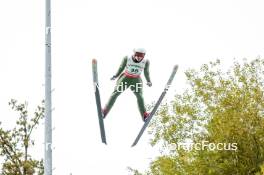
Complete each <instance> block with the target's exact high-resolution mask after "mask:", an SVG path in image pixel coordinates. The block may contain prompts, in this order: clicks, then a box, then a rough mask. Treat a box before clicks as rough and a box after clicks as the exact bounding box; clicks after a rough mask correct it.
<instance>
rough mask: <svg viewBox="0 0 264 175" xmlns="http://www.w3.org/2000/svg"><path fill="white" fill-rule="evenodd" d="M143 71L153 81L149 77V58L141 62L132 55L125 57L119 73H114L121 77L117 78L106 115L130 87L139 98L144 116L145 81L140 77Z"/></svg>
mask: <svg viewBox="0 0 264 175" xmlns="http://www.w3.org/2000/svg"><path fill="white" fill-rule="evenodd" d="M124 70H125V71H124ZM142 72H144V75H145V78H146V80H147V82H151V81H150V77H149V60H146V59H143V60H142V61H141V62H135V61H134V60H133V59H132V56H130V57H129V56H126V57H124V58H123V61H122V63H121V65H120V67H119V69H118V71H117V73H116V74H115V75H114V76H115V77H119V78H118V80H117V83H116V86H115V89H114V91H113V93H112V95H111V97H110V99H109V101H108V102H107V104H106V106H105V108H104V110H105V111H104V112H105V115H106V114H107V113H108V112H109V111H110V110H111V108H112V107H113V105H114V103H115V101H116V99H117V97H118V96H119V95H120V94H121V93H122V92H123V91H125V90H126V89H127V88H130V89H131V90H132V91H133V93H134V94H135V96H136V98H137V103H138V108H139V111H140V114H141V116H142V117H143V116H144V113H145V112H146V108H145V104H144V98H143V90H142V88H143V83H142V79H141V77H140V74H141V73H142Z"/></svg>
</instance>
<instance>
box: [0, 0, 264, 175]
mask: <svg viewBox="0 0 264 175" xmlns="http://www.w3.org/2000/svg"><path fill="white" fill-rule="evenodd" d="M44 5H45V1H44V0H43V1H34V0H25V1H21V0H8V1H1V2H0V21H1V28H0V80H1V91H0V106H1V108H0V116H1V119H0V121H1V122H2V123H3V125H4V126H5V127H6V128H10V127H12V125H14V121H15V119H16V117H17V115H16V114H15V113H14V112H12V111H11V110H10V108H9V107H8V101H9V100H10V99H11V98H15V99H18V100H19V101H21V102H23V101H28V102H29V107H30V110H31V111H32V112H33V108H34V107H35V106H36V105H37V104H40V101H41V100H42V99H44V86H43V83H44V63H45V57H44V40H45V38H44V31H45V29H44V22H45V14H44V10H45V7H44ZM263 7H264V1H261V0H252V1H246V0H233V1H232V0H222V1H212V0H201V1H196V0H186V1H175V0H174V1H173V0H163V1H161V0H133V1H132V0H130V1H128V0H125V1H124V0H123V1H121V0H112V1H106V0H97V1H87V0H74V1H73V0H71V1H70V0H56V1H53V2H52V73H53V76H52V86H53V88H54V89H55V91H54V93H53V107H54V108H55V111H54V112H53V125H54V127H55V130H54V132H53V142H54V145H53V146H54V147H55V150H54V151H53V165H54V167H55V170H54V174H59V175H64V174H70V173H73V175H79V174H84V173H85V174H88V173H89V174H96V175H105V174H115V175H124V174H128V171H127V170H126V167H127V166H131V167H133V168H137V169H140V170H144V169H146V168H147V167H148V163H149V162H150V158H151V159H153V158H154V157H155V156H156V155H158V151H157V148H152V147H151V146H149V144H148V139H149V136H148V135H147V134H146V133H145V134H144V135H143V137H142V139H141V140H140V142H139V143H138V145H137V146H136V147H135V148H130V145H131V144H132V142H133V140H134V138H135V136H136V135H137V133H138V132H139V129H140V127H141V125H142V124H143V123H142V121H141V119H140V116H139V112H138V110H137V105H136V100H135V97H134V95H133V94H132V93H131V92H129V91H127V92H124V94H122V95H121V96H120V97H119V98H118V100H117V102H116V104H115V106H114V107H113V109H112V111H111V112H110V113H109V115H108V116H107V119H106V120H105V127H106V136H107V141H108V146H105V145H103V144H101V143H100V135H99V126H98V120H97V114H96V106H95V99H94V91H93V86H92V76H91V72H92V71H91V59H92V58H97V59H98V64H99V65H98V66H99V67H98V69H99V81H100V82H99V83H100V87H101V96H102V103H103V105H104V104H105V102H106V100H107V99H108V97H109V96H110V94H111V92H112V90H113V87H114V84H115V82H113V81H110V77H111V76H112V75H113V74H114V73H115V72H116V70H117V68H118V66H119V64H120V62H121V59H122V57H123V56H125V55H129V54H131V53H132V49H133V48H134V47H145V48H146V50H147V55H146V57H147V58H148V59H149V60H150V62H151V65H150V76H151V79H152V82H153V87H151V88H149V87H146V86H145V88H144V96H145V101H146V103H151V102H152V101H155V100H157V98H158V96H159V95H160V93H161V91H162V90H163V87H164V84H165V83H166V81H167V78H168V76H169V74H170V72H171V69H172V67H173V65H174V64H179V66H180V68H179V71H178V74H177V75H176V77H175V81H174V82H173V86H172V87H171V89H170V91H169V93H168V95H167V96H166V99H169V98H172V97H173V95H174V94H175V93H176V92H180V91H181V90H182V89H183V88H184V87H185V84H184V83H185V78H184V74H183V71H184V70H186V69H187V68H190V67H199V66H200V65H201V64H202V63H208V62H209V61H212V60H214V59H216V58H219V59H221V60H222V61H223V62H224V65H226V66H228V65H230V64H231V62H232V59H233V58H236V59H237V60H240V59H242V58H244V57H246V58H248V59H254V58H256V57H257V56H262V57H263V55H264V32H263V31H264V21H263V17H264V11H263ZM43 133H44V130H43V125H41V127H39V130H38V131H37V132H36V133H35V138H36V140H37V141H39V144H38V145H37V147H36V148H35V149H34V150H33V152H34V153H33V154H34V155H36V156H37V157H40V156H42V155H44V150H43V148H42V142H43V140H44V138H43ZM86 172H87V173H86Z"/></svg>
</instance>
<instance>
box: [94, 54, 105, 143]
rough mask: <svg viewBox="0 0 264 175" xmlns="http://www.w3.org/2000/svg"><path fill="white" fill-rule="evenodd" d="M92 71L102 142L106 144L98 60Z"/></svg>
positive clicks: (95, 61)
mask: <svg viewBox="0 0 264 175" xmlns="http://www.w3.org/2000/svg"><path fill="white" fill-rule="evenodd" d="M92 70H93V84H94V92H95V100H96V106H97V113H98V120H99V127H100V133H101V139H102V142H103V143H105V144H106V137H105V128H104V120H103V114H102V106H101V99H100V93H99V85H98V72H97V60H96V59H93V60H92Z"/></svg>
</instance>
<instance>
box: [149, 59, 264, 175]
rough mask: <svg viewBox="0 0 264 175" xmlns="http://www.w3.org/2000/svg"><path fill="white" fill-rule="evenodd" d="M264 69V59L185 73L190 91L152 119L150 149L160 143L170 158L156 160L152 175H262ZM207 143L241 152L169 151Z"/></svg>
mask: <svg viewBox="0 0 264 175" xmlns="http://www.w3.org/2000/svg"><path fill="white" fill-rule="evenodd" d="M263 68H264V60H261V59H255V60H253V61H251V62H249V63H248V62H247V61H246V60H244V62H243V63H238V62H234V64H233V66H232V67H231V69H229V71H227V72H224V71H223V70H222V69H221V64H220V61H219V60H217V61H216V62H211V63H210V64H205V65H203V66H202V67H201V68H200V70H193V69H192V70H188V71H186V72H185V74H186V77H187V80H188V84H189V85H190V86H189V88H188V89H186V91H185V92H184V93H183V94H180V95H176V96H175V99H174V100H173V101H172V102H171V103H170V104H164V105H163V106H162V108H161V109H160V110H159V112H158V114H157V115H158V116H157V117H155V118H153V120H154V121H153V122H152V124H151V133H152V134H153V139H152V141H151V144H152V145H157V144H158V143H161V144H162V145H163V149H164V152H165V151H167V152H169V155H165V154H164V155H163V156H161V157H159V158H157V159H156V160H155V161H153V162H152V163H151V166H150V170H149V172H148V173H149V174H152V175H156V174H159V175H170V174H174V175H177V174H181V175H184V174H186V175H192V174H193V175H205V174H206V175H207V174H211V175H219V174H224V175H225V174H227V175H229V174H232V175H250V174H257V173H259V174H261V173H262V174H263V169H264V168H263V164H264V94H263V92H264V91H263V90H264V84H263V83H264V69H263ZM204 141H208V142H209V143H214V144H217V143H226V144H228V143H230V144H231V143H235V147H236V148H237V149H231V150H227V149H228V148H226V147H225V148H226V149H223V150H219V149H214V150H210V149H209V148H208V147H207V148H205V149H184V148H182V147H180V148H179V147H178V148H179V149H173V150H171V149H169V148H170V147H169V146H170V145H172V144H178V145H179V144H181V143H186V142H187V143H188V142H189V146H191V145H196V144H199V143H202V142H204ZM229 146H230V145H229ZM231 147H232V146H231ZM192 148H193V147H192ZM229 148H230V147H229ZM233 148H234V147H233Z"/></svg>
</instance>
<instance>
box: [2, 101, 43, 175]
mask: <svg viewBox="0 0 264 175" xmlns="http://www.w3.org/2000/svg"><path fill="white" fill-rule="evenodd" d="M43 104H44V102H42V105H41V106H37V109H36V110H35V112H34V114H33V116H32V117H29V116H28V110H27V103H26V102H25V103H21V104H18V102H17V101H16V100H14V99H12V100H11V101H10V102H9V105H10V106H11V108H12V109H13V110H14V111H17V112H19V114H20V117H19V119H18V120H17V121H16V126H15V127H14V128H13V129H12V130H4V129H3V128H0V155H1V156H2V157H4V163H3V165H2V174H3V175H33V174H38V175H43V174H44V168H43V160H35V159H33V158H32V156H31V155H29V153H28V151H29V148H30V147H32V146H34V140H33V139H32V138H31V134H32V132H33V130H35V129H36V127H37V126H38V124H39V121H40V120H41V119H42V118H43V117H44V107H43ZM0 124H1V123H0Z"/></svg>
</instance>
